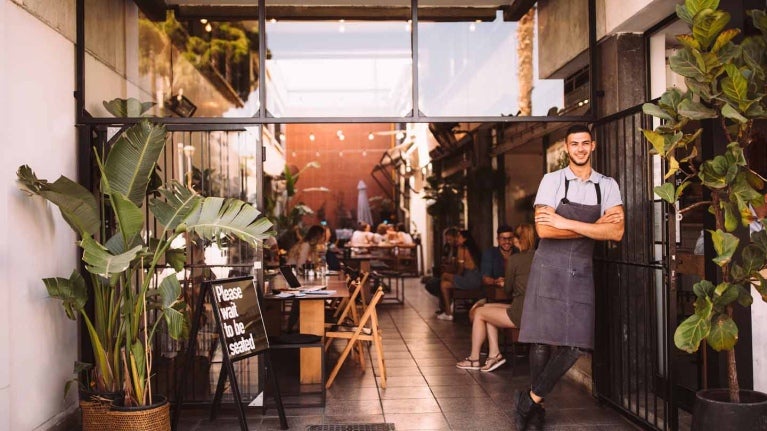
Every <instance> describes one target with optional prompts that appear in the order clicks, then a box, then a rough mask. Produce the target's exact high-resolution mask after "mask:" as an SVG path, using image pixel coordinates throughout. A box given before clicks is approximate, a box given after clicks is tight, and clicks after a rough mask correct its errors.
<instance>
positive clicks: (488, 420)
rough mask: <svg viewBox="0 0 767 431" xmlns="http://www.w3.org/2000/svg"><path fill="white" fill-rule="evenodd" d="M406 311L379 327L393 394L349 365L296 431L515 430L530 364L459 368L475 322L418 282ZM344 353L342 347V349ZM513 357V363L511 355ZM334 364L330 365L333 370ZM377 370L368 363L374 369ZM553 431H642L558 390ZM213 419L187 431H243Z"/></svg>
mask: <svg viewBox="0 0 767 431" xmlns="http://www.w3.org/2000/svg"><path fill="white" fill-rule="evenodd" d="M406 292H407V295H406V302H405V305H383V306H381V307H380V308H379V310H380V311H379V319H380V320H381V326H382V328H383V331H384V355H385V358H386V369H387V371H388V379H387V387H386V389H382V388H380V386H379V385H378V380H377V374H378V373H377V372H375V371H377V370H375V369H374V368H373V369H372V370H373V371H374V372H371V366H370V365H368V366H367V371H366V372H363V371H361V370H360V369H359V367H355V366H354V365H353V363H352V362H351V361H347V363H346V364H345V365H344V368H343V369H342V370H341V373H340V374H339V377H338V379H337V380H336V382H335V383H334V384H333V387H332V388H331V389H330V390H329V391H328V393H327V402H326V405H325V407H324V408H320V407H315V408H288V409H286V413H287V416H288V424H289V426H290V429H292V430H304V429H305V428H306V427H307V426H308V425H319V424H338V423H347V424H348V423H382V422H388V423H393V424H394V425H395V427H396V429H397V430H467V431H468V430H513V429H514V425H513V421H512V418H511V414H510V409H511V406H512V394H513V392H514V390H516V389H521V388H524V387H526V386H527V385H529V381H528V374H527V359H526V358H524V357H522V358H517V359H516V360H515V361H514V365H513V367H512V366H511V364H509V363H507V364H506V365H504V366H502V367H501V368H499V369H498V370H496V371H494V372H492V373H481V372H479V371H465V370H460V369H458V368H456V367H455V362H456V360H457V359H458V358H463V357H465V356H466V355H467V354H468V352H469V347H470V345H471V341H470V329H471V328H470V326H469V324H468V321H466V320H463V321H457V322H446V321H441V320H437V319H436V318H435V316H434V314H433V312H434V309H435V304H436V300H435V299H434V298H433V297H431V296H430V295H428V294H427V293H426V292H425V291H424V289H423V286H422V285H421V284H420V283H419V281H418V280H417V279H411V280H409V281H408V283H407V285H406ZM338 344H339V346H340V345H341V344H342V343H340V342H339V343H338ZM507 357H508V355H507ZM334 362H335V357H331V358H329V359H328V366H329V367H330V366H332V364H333V363H334ZM369 363H370V362H369V361H368V364H369ZM546 406H547V422H546V429H551V430H561V431H564V430H605V431H607V430H609V431H620V430H635V429H637V428H636V427H634V426H633V425H631V424H630V423H628V422H627V421H626V420H625V419H623V418H622V417H621V416H620V415H619V414H618V413H616V412H615V411H613V410H611V409H609V408H607V407H601V406H599V405H598V403H597V402H596V400H595V399H594V398H593V397H592V396H591V395H590V394H589V393H588V392H586V391H585V390H583V389H581V388H580V387H578V386H576V385H574V384H572V383H570V382H568V381H562V382H560V383H559V385H558V386H557V388H556V389H555V390H554V392H553V393H552V394H551V395H550V396H549V397H547V401H546ZM206 416H207V414H206V412H194V411H184V414H183V417H182V422H181V425H182V428H181V429H183V430H184V431H207V430H215V431H229V430H238V429H239V424H238V420H237V417H236V414H235V413H234V411H233V410H230V411H224V412H222V413H221V414H220V415H219V418H218V419H216V420H215V421H213V422H210V421H208V420H207V419H206ZM248 425H249V428H250V429H252V430H277V429H280V428H279V420H278V418H277V411H276V410H275V409H270V410H268V411H267V415H266V416H262V415H261V409H260V408H257V409H252V411H248Z"/></svg>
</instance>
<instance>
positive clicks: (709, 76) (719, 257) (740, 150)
mask: <svg viewBox="0 0 767 431" xmlns="http://www.w3.org/2000/svg"><path fill="white" fill-rule="evenodd" d="M718 7H719V1H716V0H686V1H685V2H684V4H683V5H678V6H677V15H678V16H679V18H680V19H682V20H683V21H684V22H686V23H687V24H688V25H689V26H690V33H689V34H685V35H680V36H678V37H677V39H678V40H679V42H680V43H681V44H682V46H683V47H682V49H680V50H679V51H678V52H677V53H676V54H674V55H673V56H672V57H671V58H670V59H669V63H670V67H671V69H672V70H673V71H674V72H676V73H678V74H679V75H681V76H683V77H684V78H685V83H686V85H687V88H688V91H687V92H686V93H682V92H680V91H679V90H678V89H675V88H674V89H669V90H668V91H666V93H664V94H663V96H661V98H660V100H659V102H658V103H655V104H649V103H648V104H645V105H644V106H643V111H644V112H645V113H646V114H649V115H652V116H654V117H657V118H660V119H661V120H662V122H663V124H662V125H661V126H658V127H656V128H655V130H644V131H643V133H644V135H645V138H646V139H647V141H648V142H649V143H650V145H651V149H650V152H651V153H653V154H658V155H659V156H660V157H662V158H664V159H665V160H666V162H667V175H666V177H665V180H667V182H665V183H664V184H663V185H661V186H659V187H656V188H655V190H654V191H655V193H656V194H657V195H658V196H659V197H660V198H661V199H663V200H664V201H666V202H668V203H670V204H675V203H677V202H678V201H679V199H680V197H681V196H682V195H683V192H684V190H685V188H686V187H687V186H688V185H689V184H692V183H697V184H700V185H702V186H703V187H705V188H706V189H708V191H709V192H710V195H711V200H710V201H708V202H704V203H703V204H707V205H708V210H709V212H710V213H712V214H713V215H714V216H715V219H716V229H714V230H711V231H709V234H710V235H711V239H712V243H713V246H714V250H715V252H716V256H715V257H714V259H713V261H714V263H716V264H717V265H718V266H720V267H721V268H722V279H721V282H719V283H718V284H716V286H715V283H714V282H712V281H709V280H702V281H700V282H699V283H697V284H696V285H695V286H694V289H693V290H694V292H695V295H696V296H697V300H696V302H695V313H694V314H693V315H692V316H690V317H688V318H687V319H686V320H684V321H683V322H682V323H681V324H680V325H679V327H678V328H677V330H676V332H675V334H674V343H675V344H676V346H677V347H678V348H680V349H682V350H685V351H687V352H694V351H696V350H698V348H699V346H700V343H701V341H703V340H707V341H708V345H709V346H711V347H712V348H713V349H715V350H717V351H721V350H732V349H733V348H734V347H735V343H736V342H737V339H738V327H737V325H736V324H735V322H734V321H733V320H732V309H733V307H734V306H735V305H736V304H740V305H741V306H749V305H750V304H751V303H752V301H753V298H752V297H751V294H750V286H751V283H752V282H754V281H755V282H756V285H757V290H759V292H760V294H761V296H762V298H763V299H764V300H767V295H765V293H767V289H766V287H767V285H765V282H764V279H763V278H762V277H761V276H760V275H759V273H758V271H759V270H760V269H763V268H764V267H765V255H767V235H765V234H764V232H760V233H758V234H755V235H753V237H752V238H751V240H752V244H749V245H745V246H743V245H741V244H740V240H739V239H738V236H736V235H735V234H734V233H735V232H736V231H738V230H741V229H745V228H746V227H747V226H748V225H749V223H751V222H752V221H754V218H753V216H752V213H751V211H750V207H751V206H761V205H764V204H765V202H764V184H765V183H764V179H763V178H761V177H760V176H759V175H757V174H756V173H755V172H754V171H752V170H751V169H750V168H749V165H748V162H747V160H746V157H745V153H744V150H745V149H746V148H747V147H748V146H749V145H764V142H759V141H757V140H754V139H752V126H753V122H754V120H757V119H762V118H767V111H766V110H765V106H764V105H765V88H766V87H765V85H766V84H767V81H765V79H766V74H765V70H766V68H767V54H765V48H767V39H765V36H766V35H767V15H765V13H764V12H763V11H751V12H749V15H750V16H751V17H752V18H753V20H754V25H755V27H756V28H758V29H759V30H760V31H761V34H758V35H755V36H749V37H746V38H744V39H743V40H742V41H740V43H736V42H735V40H736V37H738V36H739V34H740V30H738V29H726V27H727V24H728V23H729V21H730V15H729V14H728V13H727V12H725V11H722V10H718ZM708 119H712V120H714V121H715V122H716V124H721V125H722V128H723V131H724V134H725V136H726V139H727V141H726V142H728V144H727V148H726V150H725V151H723V152H722V153H721V154H716V155H714V156H713V157H711V158H710V159H707V160H703V161H702V163H700V166H699V167H696V166H697V165H696V164H694V163H693V160H694V159H695V158H696V157H697V150H696V149H695V146H694V145H693V143H694V141H695V140H696V139H697V138H698V136H699V135H700V133H701V129H697V130H694V131H690V128H689V127H688V125H689V123H690V121H694V120H708ZM680 177H681V182H680V185H679V187H675V183H674V182H673V179H675V178H676V179H678V178H680ZM669 178H671V180H669ZM696 206H698V205H696ZM690 209H691V208H681V209H680V210H679V211H681V212H682V213H684V212H686V211H688V210H690ZM762 224H763V225H764V220H762ZM731 361H732V367H730V370H731V371H733V370H735V366H734V356H732V359H731ZM733 377H734V378H733ZM729 381H730V384H731V387H730V393H731V394H733V393H737V386H735V387H733V386H732V385H733V382H735V385H737V376H730V379H729ZM731 396H732V395H731Z"/></svg>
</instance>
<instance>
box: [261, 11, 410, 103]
mask: <svg viewBox="0 0 767 431" xmlns="http://www.w3.org/2000/svg"><path fill="white" fill-rule="evenodd" d="M395 3H396V2H395ZM273 4H275V5H278V4H279V2H277V1H275V2H274V3H273ZM409 4H410V3H409V2H402V4H401V5H396V6H398V7H399V6H403V7H404V6H407V5H409ZM401 10H402V11H404V10H406V9H401ZM279 11H280V9H279V8H274V9H270V7H269V2H267V9H266V13H267V18H269V19H268V20H267V24H266V31H267V34H268V37H267V49H268V51H267V53H268V54H267V55H268V57H267V66H266V67H267V69H266V70H267V92H266V96H267V104H266V105H267V110H268V111H269V114H270V115H273V116H275V117H363V116H405V115H408V114H409V113H410V112H411V110H412V84H411V83H412V73H411V67H410V66H411V48H410V27H409V25H408V23H407V21H406V20H404V19H402V20H399V19H398V18H397V17H399V16H407V14H406V13H402V12H400V13H398V14H397V16H396V17H393V18H392V20H390V21H354V20H348V19H345V18H344V17H343V16H339V17H338V19H329V20H323V21H289V20H285V21H283V20H280V19H271V17H270V13H272V12H274V13H275V14H276V13H277V12H279ZM407 13H409V12H407Z"/></svg>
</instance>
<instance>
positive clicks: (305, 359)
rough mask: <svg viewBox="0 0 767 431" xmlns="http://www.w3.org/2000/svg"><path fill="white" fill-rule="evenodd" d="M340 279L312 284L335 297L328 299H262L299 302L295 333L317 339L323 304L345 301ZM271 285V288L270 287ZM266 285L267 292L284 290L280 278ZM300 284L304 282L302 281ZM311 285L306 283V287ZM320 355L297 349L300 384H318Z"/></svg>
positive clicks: (322, 331)
mask: <svg viewBox="0 0 767 431" xmlns="http://www.w3.org/2000/svg"><path fill="white" fill-rule="evenodd" d="M340 277H343V275H340V276H339V277H336V276H330V277H325V281H324V283H323V282H322V280H316V283H315V284H325V285H327V290H334V291H335V293H333V294H330V295H316V294H315V295H313V294H307V295H305V296H301V297H293V296H291V297H288V298H277V297H274V296H271V295H267V296H266V297H264V299H265V300H266V301H285V300H294V299H297V300H299V301H301V307H300V308H301V310H300V313H299V318H298V319H299V320H298V325H299V332H300V333H302V334H314V335H319V336H324V335H325V300H326V299H340V298H348V297H349V289H348V288H347V286H346V281H344V280H343V279H341V278H340ZM271 283H273V284H271ZM271 283H270V288H271V289H275V288H276V289H282V288H286V287H287V283H286V282H285V279H283V278H282V277H280V276H277V277H275V278H274V279H273V280H272V281H271ZM302 283H304V281H303V280H302ZM308 286H311V284H309V283H306V287H308ZM323 354H324V351H322V350H321V349H317V348H305V349H301V353H300V355H301V363H300V373H301V383H302V384H304V383H322V355H323Z"/></svg>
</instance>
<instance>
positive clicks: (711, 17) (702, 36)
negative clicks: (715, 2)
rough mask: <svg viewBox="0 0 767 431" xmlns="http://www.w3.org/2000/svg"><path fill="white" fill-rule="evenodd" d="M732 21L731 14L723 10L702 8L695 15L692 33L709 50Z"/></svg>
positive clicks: (703, 47)
mask: <svg viewBox="0 0 767 431" xmlns="http://www.w3.org/2000/svg"><path fill="white" fill-rule="evenodd" d="M728 22H730V14H729V13H727V12H725V11H722V10H713V9H708V8H706V9H702V10H700V11H698V12H697V13H695V14H694V15H693V20H692V35H693V36H695V39H696V40H697V41H698V42H699V43H700V46H701V48H702V49H704V50H707V49H708V48H709V47H710V46H711V44H712V43H713V42H714V41H715V40H716V38H717V36H719V33H721V32H722V30H724V28H725V27H726V26H727V23H728Z"/></svg>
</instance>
